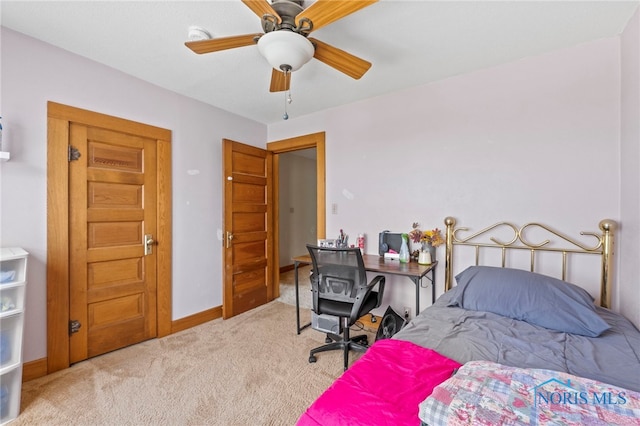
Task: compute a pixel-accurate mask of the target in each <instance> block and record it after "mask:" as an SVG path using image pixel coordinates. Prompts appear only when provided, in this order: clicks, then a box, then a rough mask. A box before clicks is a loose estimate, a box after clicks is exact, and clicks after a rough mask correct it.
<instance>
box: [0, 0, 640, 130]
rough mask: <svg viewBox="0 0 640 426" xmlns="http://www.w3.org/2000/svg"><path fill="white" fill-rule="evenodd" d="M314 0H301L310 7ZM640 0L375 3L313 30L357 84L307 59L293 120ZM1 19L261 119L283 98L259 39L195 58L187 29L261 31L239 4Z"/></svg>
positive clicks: (600, 20)
mask: <svg viewBox="0 0 640 426" xmlns="http://www.w3.org/2000/svg"><path fill="white" fill-rule="evenodd" d="M310 3H311V2H308V1H307V2H305V4H304V6H305V7H307V6H308V5H309V4H310ZM639 4H640V3H639V1H637V0H636V1H619V2H616V1H609V0H603V1H585V2H581V1H546V2H543V1H528V2H525V1H502V2H500V1H467V2H459V1H417V0H413V1H410V0H406V1H400V0H381V1H380V2H378V3H375V4H373V5H371V6H368V7H366V8H364V9H362V10H360V11H358V12H356V13H354V14H352V15H349V16H347V17H345V18H343V19H341V20H339V21H336V22H334V23H332V24H330V25H328V26H326V27H324V28H321V29H319V30H318V31H314V32H313V33H312V35H313V37H315V38H317V39H319V40H321V41H324V42H326V43H329V44H331V45H333V46H335V47H338V48H340V49H342V50H345V51H347V52H349V53H351V54H354V55H356V56H359V57H361V58H363V59H366V60H368V61H369V62H371V63H372V64H373V66H372V67H371V69H370V70H369V71H368V72H367V73H366V74H365V75H364V77H362V78H361V79H360V80H353V79H352V78H350V77H348V76H346V75H344V74H342V73H340V72H338V71H336V70H335V69H333V68H331V67H329V66H327V65H325V64H323V63H321V62H319V61H317V60H315V59H312V60H311V62H309V63H308V64H306V65H305V66H304V67H302V68H301V69H300V70H299V71H296V72H295V73H294V74H293V76H292V83H291V87H292V97H293V103H292V104H291V105H289V107H288V109H289V116H290V117H292V118H293V117H297V116H302V115H305V114H309V113H313V112H316V111H319V110H323V109H326V108H331V107H335V106H338V105H342V104H346V103H351V102H355V101H358V100H361V99H365V98H369V97H373V96H378V95H382V94H385V93H389V92H392V91H396V90H400V89H405V88H409V87H412V86H417V85H422V84H426V83H429V82H432V81H436V80H440V79H444V78H447V77H450V76H454V75H458V74H462V73H466V72H469V71H473V70H476V69H481V68H486V67H490V66H493V65H497V64H501V63H505V62H510V61H513V60H516V59H518V58H522V57H527V56H532V55H537V54H541V53H544V52H547V51H551V50H555V49H560V48H565V47H570V46H574V45H576V44H579V43H582V42H586V41H590V40H596V39H600V38H605V37H612V36H615V35H618V34H620V33H621V32H622V30H623V29H624V27H625V25H626V24H627V22H628V21H629V19H630V18H631V16H632V15H633V13H634V11H635V10H636V9H637V8H638V5H639ZM0 7H1V10H0V13H1V22H2V25H3V26H5V27H8V28H11V29H13V30H15V31H18V32H21V33H24V34H27V35H29V36H32V37H35V38H37V39H41V40H44V41H46V42H48V43H51V44H53V45H56V46H59V47H61V48H63V49H66V50H69V51H71V52H74V53H77V54H79V55H82V56H85V57H87V58H91V59H93V60H95V61H97V62H101V63H103V64H106V65H108V66H110V67H113V68H115V69H118V70H121V71H123V72H125V73H127V74H131V75H133V76H136V77H138V78H141V79H143V80H146V81H148V82H151V83H153V84H156V85H158V86H161V87H164V88H166V89H169V90H172V91H174V92H177V93H181V94H183V95H186V96H189V97H191V98H195V99H198V100H200V101H203V102H206V103H208V104H211V105H214V106H217V107H220V108H222V109H225V110H228V111H231V112H234V113H237V114H239V115H241V116H244V117H248V118H250V119H253V120H256V121H258V122H262V123H265V124H269V123H273V122H277V121H281V120H282V113H283V108H284V104H285V101H284V94H283V93H270V92H269V82H270V78H271V70H270V67H269V65H268V64H267V62H266V60H264V58H262V57H261V56H260V54H259V53H258V50H257V47H256V46H247V47H242V48H237V49H232V50H226V51H220V52H215V53H209V54H205V55H196V54H194V53H193V52H192V51H191V50H189V49H188V48H186V47H185V46H184V42H185V41H187V29H188V27H189V26H191V25H198V26H201V27H204V28H206V29H207V30H208V31H209V32H210V33H211V34H212V35H213V36H214V37H224V36H231V35H240V34H248V33H260V32H262V27H261V25H260V19H259V18H258V17H257V16H256V15H255V14H254V13H253V12H252V11H251V10H249V9H248V8H247V7H246V6H245V5H244V4H243V3H241V2H240V0H217V1H150V0H146V1H135V2H133V1H8V0H2V1H1V3H0Z"/></svg>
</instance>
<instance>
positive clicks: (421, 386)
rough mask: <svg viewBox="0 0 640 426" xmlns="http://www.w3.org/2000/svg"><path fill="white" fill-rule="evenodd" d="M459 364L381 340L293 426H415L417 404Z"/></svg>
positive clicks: (407, 345)
mask: <svg viewBox="0 0 640 426" xmlns="http://www.w3.org/2000/svg"><path fill="white" fill-rule="evenodd" d="M458 367H460V364H459V363H457V362H455V361H453V360H451V359H449V358H446V357H444V356H442V355H440V354H439V353H437V352H435V351H433V350H431V349H426V348H423V347H421V346H418V345H416V344H414V343H411V342H406V341H403V340H394V339H385V340H379V341H377V342H375V343H374V344H373V345H372V346H371V347H370V348H369V350H367V352H366V353H365V354H364V355H363V356H362V357H361V358H360V359H359V360H358V361H356V362H355V363H354V364H353V365H352V366H351V367H350V368H349V369H348V370H347V371H345V373H344V374H343V375H342V376H340V378H338V379H337V380H336V381H335V382H334V383H333V384H332V385H331V386H330V387H329V388H328V389H327V390H326V391H325V392H324V393H323V394H322V395H321V396H320V397H319V398H318V399H317V400H316V401H315V402H314V403H313V404H312V405H311V406H310V407H309V408H308V409H307V411H305V412H304V413H303V414H302V416H301V417H300V419H298V423H297V425H298V426H318V425H326V426H329V425H330V426H336V425H349V426H352V425H419V424H420V419H419V417H418V405H419V404H420V403H421V402H422V401H423V400H424V399H425V398H426V397H427V396H429V395H430V394H431V392H432V391H433V388H434V387H435V386H437V385H439V384H440V383H442V382H444V381H445V380H447V379H448V378H449V377H451V374H452V373H453V371H454V369H456V368H458Z"/></svg>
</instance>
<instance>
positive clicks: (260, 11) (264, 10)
mask: <svg viewBox="0 0 640 426" xmlns="http://www.w3.org/2000/svg"><path fill="white" fill-rule="evenodd" d="M242 3H244V4H245V5H247V7H248V8H249V9H251V10H252V11H253V13H255V14H256V15H258V17H259V18H260V19H262V16H263V15H265V14H267V15H273V16H275V17H276V19H277V20H278V24H279V23H281V22H282V18H281V17H280V15H278V12H276V11H275V10H274V9H273V7H271V4H269V2H268V1H267V0H242Z"/></svg>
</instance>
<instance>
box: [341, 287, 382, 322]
mask: <svg viewBox="0 0 640 426" xmlns="http://www.w3.org/2000/svg"><path fill="white" fill-rule="evenodd" d="M385 281H386V279H385V277H384V276H383V275H378V276H376V277H375V278H374V279H373V280H371V282H369V284H367V286H366V287H362V288H360V294H358V300H357V301H356V303H354V304H353V307H352V309H351V315H349V323H350V324H355V322H356V321H357V320H358V318H360V317H361V316H362V315H364V314H366V313H367V312H360V307H361V306H362V304H363V303H364V301H365V300H366V299H367V296H368V295H369V293H371V291H372V290H373V288H374V287H375V286H376V285H377V286H378V295H377V300H376V306H374V308H377V307H378V306H380V304H381V303H382V294H383V293H384V284H385Z"/></svg>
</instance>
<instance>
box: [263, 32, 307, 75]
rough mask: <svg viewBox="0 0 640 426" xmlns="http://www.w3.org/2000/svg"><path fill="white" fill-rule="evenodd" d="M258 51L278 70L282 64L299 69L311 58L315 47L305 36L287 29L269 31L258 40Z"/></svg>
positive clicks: (281, 67)
mask: <svg viewBox="0 0 640 426" xmlns="http://www.w3.org/2000/svg"><path fill="white" fill-rule="evenodd" d="M258 51H259V52H260V54H261V55H262V56H264V57H265V59H266V60H267V62H269V65H271V66H272V67H273V68H275V69H277V70H278V71H280V70H283V69H284V68H283V66H284V67H285V68H286V67H287V66H288V67H290V68H291V71H296V70H298V69H300V67H302V66H303V65H304V64H306V63H307V62H309V61H310V60H311V58H313V54H314V52H315V49H314V47H313V44H311V42H310V41H309V40H307V38H306V37H304V36H302V35H300V34H297V33H294V32H292V31H287V30H279V31H271V32H269V33H266V34H265V35H263V36H262V37H260V40H258Z"/></svg>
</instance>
